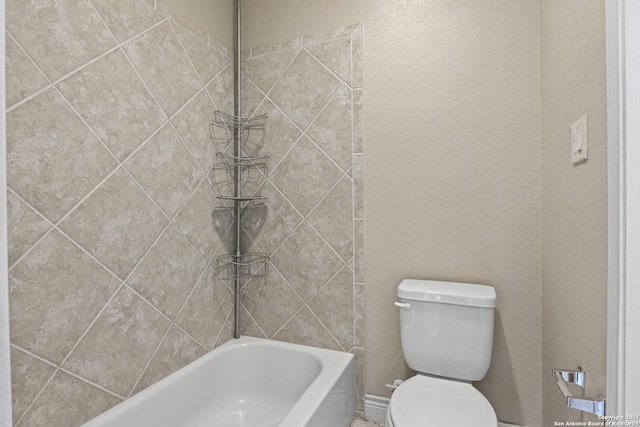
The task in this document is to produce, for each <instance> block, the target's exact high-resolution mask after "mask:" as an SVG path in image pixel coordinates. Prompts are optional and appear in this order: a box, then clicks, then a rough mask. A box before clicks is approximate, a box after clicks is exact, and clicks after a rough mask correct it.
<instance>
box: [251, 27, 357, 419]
mask: <svg viewBox="0 0 640 427" xmlns="http://www.w3.org/2000/svg"><path fill="white" fill-rule="evenodd" d="M361 31H362V29H361V26H360V25H354V26H349V27H344V28H339V29H336V30H335V31H331V32H329V33H322V34H316V35H313V36H309V37H303V38H298V39H295V40H292V41H290V42H285V43H278V44H274V45H269V46H265V47H262V48H257V49H252V50H251V51H247V52H245V53H244V54H243V58H244V60H243V70H244V76H243V77H244V78H243V81H242V95H243V98H242V107H243V108H242V109H243V114H245V115H259V114H267V115H268V116H269V119H268V121H267V135H266V140H265V141H264V144H263V145H261V146H259V147H249V148H248V149H249V150H252V149H253V151H252V153H250V154H256V155H257V154H268V155H270V156H271V158H270V170H269V176H268V179H267V181H266V183H265V184H264V185H263V187H262V188H261V190H260V191H261V194H262V195H264V196H268V197H269V199H268V200H267V201H266V202H265V203H264V206H266V212H267V213H266V216H265V217H264V218H263V219H264V223H263V224H262V225H261V227H252V226H251V225H253V224H252V223H250V219H247V224H243V225H244V226H245V232H246V234H245V239H244V244H245V249H246V250H252V251H253V250H258V251H261V252H263V253H265V254H267V255H269V257H270V260H271V266H270V274H269V275H268V276H267V277H266V278H260V279H253V280H251V281H249V282H248V283H246V284H245V285H244V287H243V289H242V303H243V306H244V308H245V309H246V310H245V311H243V332H244V333H245V334H247V335H254V336H259V337H267V338H273V339H276V340H282V341H288V342H294V343H299V344H306V345H312V346H318V347H324V348H330V349H335V350H342V351H348V352H351V353H354V354H355V356H356V367H357V385H358V392H359V393H358V398H357V405H356V406H357V409H358V410H360V411H361V410H362V409H363V391H364V357H365V343H364V272H363V254H364V252H363V243H364V237H363V236H364V233H363V232H364V210H363V200H362V198H363V178H362V177H363V143H362V124H361V109H362V72H361V70H362V64H361V55H360V52H361V48H360V43H361V40H362V38H361ZM264 206H263V207H260V209H263V210H264ZM251 209H255V208H250V210H251ZM247 218H250V217H247ZM261 218H262V217H261Z"/></svg>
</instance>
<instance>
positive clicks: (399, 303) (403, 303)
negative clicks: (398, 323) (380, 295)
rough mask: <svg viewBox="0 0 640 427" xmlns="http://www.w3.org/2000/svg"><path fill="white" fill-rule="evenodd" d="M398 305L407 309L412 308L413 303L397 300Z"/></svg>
mask: <svg viewBox="0 0 640 427" xmlns="http://www.w3.org/2000/svg"><path fill="white" fill-rule="evenodd" d="M396 305H397V306H398V307H400V308H402V309H405V310H411V303H409V302H398V301H396Z"/></svg>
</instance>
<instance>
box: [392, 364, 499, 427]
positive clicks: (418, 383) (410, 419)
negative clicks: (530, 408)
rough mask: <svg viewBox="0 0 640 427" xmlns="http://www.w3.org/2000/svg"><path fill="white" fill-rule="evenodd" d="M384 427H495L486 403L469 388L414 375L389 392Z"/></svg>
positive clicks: (464, 385) (469, 385) (492, 411)
mask: <svg viewBox="0 0 640 427" xmlns="http://www.w3.org/2000/svg"><path fill="white" fill-rule="evenodd" d="M387 419H388V421H390V422H391V425H388V426H387V427H430V426H433V427H464V426H469V427H497V425H498V420H497V418H496V413H495V411H494V410H493V407H492V406H491V404H490V403H489V401H488V400H487V399H486V398H485V397H484V396H483V395H482V393H480V392H479V391H478V390H476V389H475V388H474V387H473V386H472V385H471V384H469V383H463V382H458V381H453V380H445V379H440V378H433V377H428V376H425V375H416V376H415V377H412V378H410V379H408V380H407V381H405V382H403V383H402V384H401V385H400V386H399V387H398V388H397V389H396V391H394V392H393V396H392V397H391V401H390V402H389V410H388V413H387Z"/></svg>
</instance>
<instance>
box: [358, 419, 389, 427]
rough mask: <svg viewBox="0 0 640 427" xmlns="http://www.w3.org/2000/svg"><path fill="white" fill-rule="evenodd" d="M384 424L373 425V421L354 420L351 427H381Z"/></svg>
mask: <svg viewBox="0 0 640 427" xmlns="http://www.w3.org/2000/svg"><path fill="white" fill-rule="evenodd" d="M381 425H382V424H376V423H372V422H371V421H366V420H363V419H362V418H354V419H353V422H352V423H351V427H379V426H381Z"/></svg>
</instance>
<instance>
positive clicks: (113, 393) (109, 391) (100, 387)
mask: <svg viewBox="0 0 640 427" xmlns="http://www.w3.org/2000/svg"><path fill="white" fill-rule="evenodd" d="M58 372H64V373H65V374H67V375H70V376H72V377H74V378H77V379H78V380H80V381H82V382H85V383H87V384H89V385H92V386H94V387H95V388H97V389H100V390H102V391H104V392H106V393H109V394H110V395H112V396H115V397H117V398H118V399H120V400H123V401H124V400H127V398H126V397H122V396H121V395H119V394H118V393H116V392H114V391H111V390H109V389H108V388H106V387H104V386H101V385H100V384H98V383H96V382H94V381H91V380H89V379H87V378H84V377H81V376H80V375H78V374H75V373H73V372H71V371H69V370H68V369H65V368H62V367H60V368H58Z"/></svg>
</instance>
